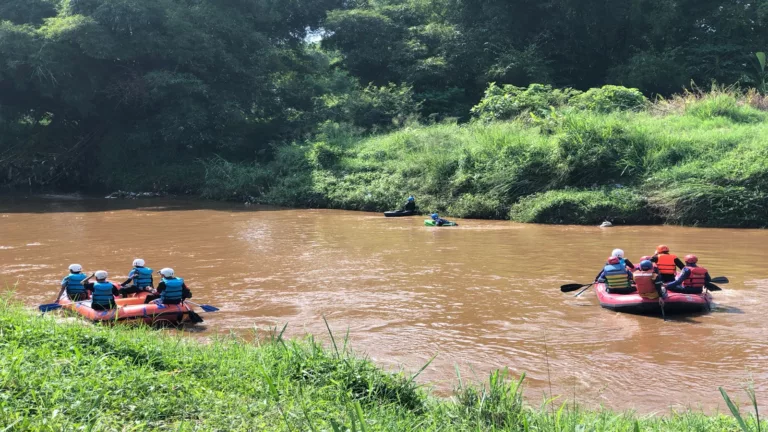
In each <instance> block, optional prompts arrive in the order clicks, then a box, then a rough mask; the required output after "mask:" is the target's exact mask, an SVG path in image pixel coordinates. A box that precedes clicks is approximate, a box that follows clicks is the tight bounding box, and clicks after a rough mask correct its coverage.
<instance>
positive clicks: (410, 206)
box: [403, 195, 416, 212]
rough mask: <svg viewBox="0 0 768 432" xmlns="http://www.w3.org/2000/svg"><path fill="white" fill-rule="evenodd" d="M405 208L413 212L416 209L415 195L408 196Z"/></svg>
mask: <svg viewBox="0 0 768 432" xmlns="http://www.w3.org/2000/svg"><path fill="white" fill-rule="evenodd" d="M403 210H405V211H409V212H413V211H416V198H414V197H413V195H411V196H409V197H408V200H407V201H406V202H405V205H404V206H403Z"/></svg>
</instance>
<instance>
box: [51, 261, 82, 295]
mask: <svg viewBox="0 0 768 432" xmlns="http://www.w3.org/2000/svg"><path fill="white" fill-rule="evenodd" d="M85 279H86V277H85V274H83V266H81V265H80V264H72V265H70V266H69V274H68V275H67V276H65V277H64V279H62V280H61V291H59V294H58V295H57V296H56V301H59V299H60V298H61V295H62V294H64V292H65V291H66V293H67V297H69V299H70V300H71V301H73V302H77V301H82V300H87V299H88V292H86V290H85V287H84V286H83V281H84V280H85Z"/></svg>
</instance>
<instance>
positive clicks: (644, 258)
mask: <svg viewBox="0 0 768 432" xmlns="http://www.w3.org/2000/svg"><path fill="white" fill-rule="evenodd" d="M646 260H648V261H650V260H651V257H649V256H648V255H646V256H644V257H642V258H640V261H646Z"/></svg>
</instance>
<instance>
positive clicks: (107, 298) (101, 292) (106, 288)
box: [91, 282, 115, 305]
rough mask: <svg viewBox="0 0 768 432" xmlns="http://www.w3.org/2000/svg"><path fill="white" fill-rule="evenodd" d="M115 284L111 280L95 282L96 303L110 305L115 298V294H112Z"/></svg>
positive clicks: (94, 298) (94, 295)
mask: <svg viewBox="0 0 768 432" xmlns="http://www.w3.org/2000/svg"><path fill="white" fill-rule="evenodd" d="M114 287H115V286H114V285H112V284H111V283H109V282H96V283H94V284H93V296H92V297H91V300H93V303H94V304H100V305H108V304H110V303H111V302H113V301H114V300H115V296H114V295H113V294H112V289H113V288H114Z"/></svg>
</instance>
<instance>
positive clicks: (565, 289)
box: [560, 282, 594, 293]
mask: <svg viewBox="0 0 768 432" xmlns="http://www.w3.org/2000/svg"><path fill="white" fill-rule="evenodd" d="M592 285H594V282H592V283H589V284H567V285H563V286H561V287H560V291H561V292H564V293H567V292H572V291H576V290H577V289H581V288H584V287H590V286H592Z"/></svg>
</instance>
